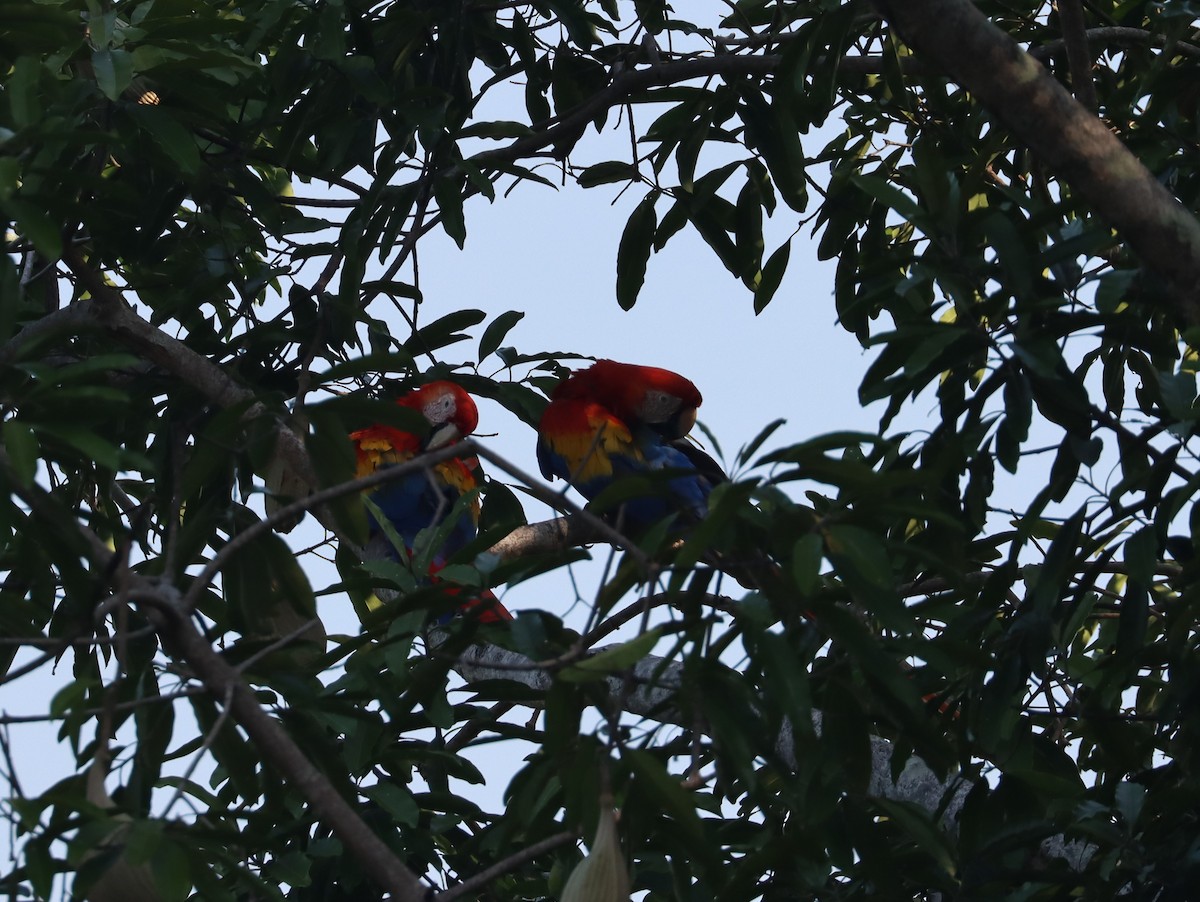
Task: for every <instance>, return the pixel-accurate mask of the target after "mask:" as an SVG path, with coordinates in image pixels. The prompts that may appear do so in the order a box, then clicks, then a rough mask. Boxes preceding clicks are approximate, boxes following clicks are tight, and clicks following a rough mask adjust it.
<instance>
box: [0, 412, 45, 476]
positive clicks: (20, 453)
mask: <svg viewBox="0 0 1200 902" xmlns="http://www.w3.org/2000/svg"><path fill="white" fill-rule="evenodd" d="M3 438H4V450H5V452H6V453H7V454H8V459H9V461H10V462H11V463H12V467H13V472H14V474H15V475H16V477H17V481H18V482H20V484H21V485H23V486H25V487H26V488H28V487H29V486H31V485H33V477H34V476H35V475H37V467H38V456H39V452H38V440H37V437H36V436H35V435H34V434H33V430H32V429H30V428H29V426H28V425H27V424H25V423H22V422H21V421H20V420H6V421H5V422H4V427H3Z"/></svg>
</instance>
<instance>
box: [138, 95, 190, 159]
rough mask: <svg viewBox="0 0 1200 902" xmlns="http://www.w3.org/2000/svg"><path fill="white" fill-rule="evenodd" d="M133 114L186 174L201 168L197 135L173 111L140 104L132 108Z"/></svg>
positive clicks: (143, 128)
mask: <svg viewBox="0 0 1200 902" xmlns="http://www.w3.org/2000/svg"><path fill="white" fill-rule="evenodd" d="M131 115H132V116H133V117H134V118H135V119H136V120H137V122H138V124H139V125H140V126H141V127H142V130H143V131H145V132H146V133H147V134H148V135H149V136H150V137H151V139H152V140H153V141H154V143H155V144H157V145H158V146H159V147H161V148H162V149H163V150H164V151H166V153H167V156H169V157H170V158H171V159H172V160H174V161H175V163H176V164H177V165H178V166H179V168H180V169H181V170H182V171H183V172H184V173H185V174H187V175H191V174H192V173H194V172H196V171H197V170H198V169H199V168H200V150H199V148H197V146H196V138H195V136H194V135H193V134H192V133H191V132H190V131H188V129H186V128H185V127H184V126H183V125H182V124H181V123H180V122H179V120H178V119H176V118H175V117H174V116H173V115H171V113H169V112H167V111H165V110H163V109H161V108H159V107H155V106H145V105H141V104H139V105H138V106H136V107H134V108H133V109H132V110H131Z"/></svg>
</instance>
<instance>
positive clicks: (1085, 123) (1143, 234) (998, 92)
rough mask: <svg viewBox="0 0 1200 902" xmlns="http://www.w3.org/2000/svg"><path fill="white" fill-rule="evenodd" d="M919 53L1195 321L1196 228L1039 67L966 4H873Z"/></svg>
mask: <svg viewBox="0 0 1200 902" xmlns="http://www.w3.org/2000/svg"><path fill="white" fill-rule="evenodd" d="M873 2H874V4H875V6H876V8H878V9H879V11H880V12H881V13H882V14H883V16H884V18H886V19H887V20H888V22H889V23H891V24H892V25H893V26H894V27H895V28H896V30H897V31H898V32H899V33H900V35H901V37H902V38H903V39H904V41H905V43H907V44H908V45H909V46H910V47H912V48H913V49H914V50H915V51H916V52H917V53H918V55H920V56H922V57H924V58H925V59H927V60H928V61H930V62H931V63H932V64H933V65H935V66H936V67H937V68H938V69H939V70H940V71H942V72H944V73H945V74H946V75H948V76H949V77H950V78H952V79H953V80H954V81H956V82H958V84H960V85H962V86H963V87H964V88H966V89H967V90H968V91H970V92H971V93H973V94H974V95H976V96H977V97H978V98H979V101H980V102H981V103H982V104H983V105H984V106H985V107H987V109H988V110H989V111H990V112H991V113H992V114H993V115H994V116H996V118H997V119H999V120H1000V121H1002V122H1003V123H1004V124H1005V125H1006V126H1007V127H1008V128H1009V129H1011V130H1012V132H1013V133H1014V134H1015V135H1016V137H1017V138H1018V139H1019V140H1021V141H1022V142H1024V143H1025V144H1026V145H1028V146H1029V147H1030V148H1031V149H1032V150H1033V152H1034V153H1036V154H1037V155H1038V156H1039V157H1040V158H1041V159H1042V160H1043V161H1044V162H1045V163H1046V164H1047V165H1048V166H1049V167H1050V168H1051V169H1052V170H1054V171H1055V172H1056V173H1057V174H1058V175H1059V176H1061V177H1062V178H1063V180H1064V181H1065V182H1066V183H1067V184H1068V185H1070V186H1071V189H1072V190H1073V191H1074V192H1076V193H1077V194H1078V195H1079V196H1080V197H1081V198H1082V199H1084V200H1086V201H1087V203H1088V204H1089V205H1090V206H1091V207H1092V208H1093V209H1094V210H1096V212H1098V213H1099V214H1100V215H1101V216H1102V217H1103V218H1104V219H1106V220H1107V221H1108V222H1109V223H1110V224H1111V225H1112V226H1114V227H1115V228H1116V229H1117V231H1118V232H1119V233H1121V235H1122V236H1123V237H1124V239H1125V240H1126V241H1128V242H1129V244H1130V246H1131V247H1132V248H1133V249H1134V251H1135V252H1136V253H1137V254H1138V256H1139V257H1140V258H1141V259H1142V261H1143V263H1144V264H1145V265H1146V267H1147V268H1148V269H1149V270H1151V271H1152V272H1154V273H1155V274H1157V275H1158V276H1159V277H1160V278H1161V279H1162V281H1163V282H1164V283H1165V286H1166V288H1167V292H1168V295H1169V297H1170V299H1171V303H1172V305H1173V307H1174V309H1175V313H1176V314H1177V316H1178V317H1179V318H1180V319H1181V320H1182V321H1183V322H1184V323H1187V324H1188V325H1200V222H1197V221H1196V218H1195V217H1194V216H1193V215H1192V214H1191V213H1190V212H1189V211H1188V210H1187V209H1186V208H1185V207H1184V206H1183V205H1182V204H1181V203H1179V201H1177V200H1176V199H1175V198H1174V197H1173V196H1172V195H1171V194H1170V192H1168V191H1167V189H1166V188H1164V187H1163V185H1162V184H1161V183H1160V182H1159V181H1158V180H1157V179H1156V178H1155V177H1154V176H1153V174H1151V173H1150V171H1149V170H1147V169H1146V167H1145V166H1143V165H1142V164H1141V162H1140V161H1139V160H1138V159H1137V158H1136V157H1135V156H1134V155H1133V154H1132V153H1130V151H1129V149H1128V148H1127V147H1125V145H1124V144H1122V143H1121V141H1120V140H1118V139H1117V137H1116V136H1115V135H1113V133H1112V132H1111V131H1109V129H1108V128H1107V127H1106V126H1105V125H1104V123H1103V122H1101V121H1100V120H1099V119H1097V118H1096V117H1095V116H1093V115H1092V114H1090V113H1089V112H1088V111H1087V110H1085V109H1084V108H1083V107H1082V106H1080V104H1079V103H1078V102H1076V101H1075V99H1074V98H1072V97H1071V95H1070V94H1069V93H1068V92H1067V91H1066V89H1065V88H1063V86H1062V85H1060V84H1059V83H1058V82H1057V81H1056V80H1055V79H1054V78H1053V77H1051V76H1050V74H1049V73H1048V72H1046V70H1045V69H1043V68H1042V67H1041V65H1040V64H1038V63H1037V61H1036V60H1034V59H1033V57H1031V56H1030V55H1029V54H1028V53H1026V52H1024V51H1023V50H1021V48H1020V47H1019V46H1018V45H1017V44H1016V42H1015V41H1013V40H1012V38H1010V37H1009V36H1008V35H1006V34H1005V33H1004V32H1002V31H1001V30H1000V29H999V28H997V27H995V26H994V25H992V24H991V22H989V21H988V20H987V19H986V18H985V17H984V15H983V14H982V13H980V12H979V10H978V9H977V8H976V7H975V6H974V5H973V4H971V3H970V2H968V0H873Z"/></svg>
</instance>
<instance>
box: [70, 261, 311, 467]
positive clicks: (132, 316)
mask: <svg viewBox="0 0 1200 902" xmlns="http://www.w3.org/2000/svg"><path fill="white" fill-rule="evenodd" d="M63 260H64V262H65V263H66V264H67V267H68V268H69V269H70V270H71V273H72V274H73V275H74V276H75V277H76V278H77V279H79V280H80V282H82V283H83V285H84V287H85V288H87V290H88V292H89V293H90V294H91V295H92V298H93V302H92V303H90V304H88V306H87V307H86V308H85V310H86V315H87V316H90V318H91V319H92V320H93V321H94V322H95V323H96V325H97V326H99V327H100V328H103V329H104V330H105V331H106V332H108V333H109V334H110V335H112V336H113V337H114V338H115V339H117V340H118V341H120V342H121V343H122V344H124V345H126V346H127V347H130V348H133V349H135V350H136V351H138V352H139V353H140V354H141V355H142V356H143V357H145V358H146V359H147V360H149V361H150V362H151V363H153V364H154V365H155V366H157V367H159V368H160V369H162V370H164V371H166V372H168V373H171V374H172V375H174V376H177V377H179V379H181V380H182V381H184V382H186V383H187V384H189V385H191V386H193V387H194V388H196V389H197V390H198V391H199V392H200V393H201V394H203V395H204V396H205V397H207V398H208V399H209V400H211V401H212V402H213V403H214V404H216V405H218V406H220V407H233V406H236V405H238V404H245V405H247V407H246V412H245V413H244V414H243V419H245V420H247V421H248V420H253V419H257V418H258V417H263V416H273V415H272V414H271V412H270V411H269V410H267V408H266V407H265V406H263V405H262V404H261V403H259V402H258V401H256V400H255V398H254V393H253V392H251V391H250V390H249V389H247V388H245V387H243V386H242V385H240V384H238V382H236V381H235V380H234V379H233V378H231V377H230V376H229V375H228V374H227V373H226V372H225V371H224V370H222V369H221V368H220V367H219V366H217V365H216V364H215V363H213V362H212V361H211V360H209V359H208V358H206V357H203V356H202V355H200V354H197V353H196V352H195V351H193V350H192V349H191V348H189V347H188V346H187V345H186V344H184V343H183V342H182V341H179V340H178V339H176V338H172V337H171V336H169V335H167V334H166V333H165V332H163V331H162V330H161V329H157V328H155V327H154V326H153V325H151V324H150V323H148V322H146V321H145V320H144V319H142V318H141V317H140V316H138V315H137V314H136V313H134V311H133V310H132V309H131V308H130V307H129V305H128V304H126V303H125V299H124V298H123V297H122V296H121V292H120V291H119V290H117V289H116V288H113V287H112V286H111V285H109V284H108V283H107V282H105V281H104V278H103V276H102V275H101V274H100V273H99V272H97V271H96V270H95V269H94V268H92V266H91V264H89V263H88V262H87V261H86V260H85V259H84V258H83V255H82V254H81V253H80V252H79V250H78V249H77V248H68V249H67V250H66V251H65V252H64V254H63ZM86 303H87V302H81V303H79V304H76V305H73V306H76V307H83V305H84V304H86ZM75 316H76V317H79V318H80V319H81V320H82V319H83V318H85V314H75ZM276 426H277V428H276V429H275V432H276V435H277V439H276V442H277V444H276V453H277V454H279V455H280V456H281V457H282V458H283V459H284V461H285V463H286V464H287V465H288V466H289V467H291V469H292V470H293V471H294V472H295V473H296V474H297V475H298V476H299V477H300V478H301V479H302V480H303V481H305V482H306V483H308V484H309V485H310V486H314V487H315V486H316V485H317V479H316V474H315V472H314V470H313V467H312V461H310V460H309V457H308V451H307V450H306V449H305V447H304V444H303V442H302V441H301V439H300V437H299V436H298V435H296V434H295V433H294V432H292V431H291V430H290V429H287V428H283V426H282V424H276Z"/></svg>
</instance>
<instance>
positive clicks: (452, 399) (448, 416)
mask: <svg viewBox="0 0 1200 902" xmlns="http://www.w3.org/2000/svg"><path fill="white" fill-rule="evenodd" d="M396 403H397V404H399V405H400V406H401V407H409V408H412V409H413V410H416V411H420V413H421V414H422V415H423V416H424V417H425V419H426V420H428V421H429V425H430V426H432V427H433V435H432V436H431V437H430V439H429V442H428V444H427V448H428V449H430V450H432V449H433V448H438V447H441V446H443V445H448V444H451V443H452V442H455V441H458V440H459V439H460V438H465V437H466V436H468V435H470V434H471V433H472V432H474V431H475V427H476V426H478V425H479V408H477V407H476V406H475V401H474V399H472V398H471V396H470V395H468V394H467V393H466V391H465V390H464V389H463V388H462V386H460V385H455V384H454V383H453V382H447V381H446V380H445V379H441V380H438V381H437V382H430V383H428V384H426V385H422V386H421V387H420V388H416V389H413V390H412V391H411V392H409V393H408V394H407V395H405V396H404V397H403V398H400V399H398V400H397V401H396Z"/></svg>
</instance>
